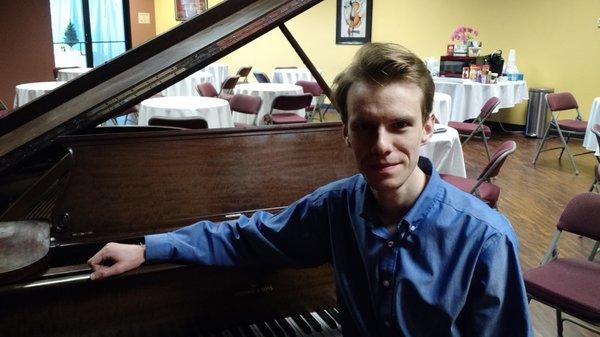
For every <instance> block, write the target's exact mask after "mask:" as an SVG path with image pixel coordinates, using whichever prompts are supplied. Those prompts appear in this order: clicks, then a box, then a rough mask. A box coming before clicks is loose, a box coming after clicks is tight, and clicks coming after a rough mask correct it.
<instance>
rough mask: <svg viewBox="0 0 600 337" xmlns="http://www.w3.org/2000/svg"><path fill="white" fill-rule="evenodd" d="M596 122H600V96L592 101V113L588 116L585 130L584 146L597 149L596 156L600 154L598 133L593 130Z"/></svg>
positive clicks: (591, 149) (592, 149) (593, 149)
mask: <svg viewBox="0 0 600 337" xmlns="http://www.w3.org/2000/svg"><path fill="white" fill-rule="evenodd" d="M594 124H600V97H596V98H594V101H593V102H592V109H590V115H589V116H588V125H587V131H586V132H585V138H583V146H584V147H585V148H586V149H588V150H590V151H596V156H600V150H599V149H598V142H597V141H596V135H594V133H593V132H592V126H594Z"/></svg>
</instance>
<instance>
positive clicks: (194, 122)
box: [148, 116, 208, 129]
mask: <svg viewBox="0 0 600 337" xmlns="http://www.w3.org/2000/svg"><path fill="white" fill-rule="evenodd" d="M148 125H153V126H170V127H175V128H181V129H208V122H207V121H206V120H205V119H204V118H201V117H159V116H155V117H150V120H148Z"/></svg>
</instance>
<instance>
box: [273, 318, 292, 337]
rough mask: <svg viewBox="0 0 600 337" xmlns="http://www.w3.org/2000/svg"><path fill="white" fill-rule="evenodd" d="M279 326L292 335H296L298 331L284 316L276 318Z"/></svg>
mask: <svg viewBox="0 0 600 337" xmlns="http://www.w3.org/2000/svg"><path fill="white" fill-rule="evenodd" d="M275 321H277V323H279V326H280V327H281V328H282V329H283V330H284V331H285V333H286V334H287V335H288V336H290V337H296V331H295V330H294V328H293V327H292V326H291V325H290V324H289V323H288V321H286V320H285V319H284V318H277V319H275Z"/></svg>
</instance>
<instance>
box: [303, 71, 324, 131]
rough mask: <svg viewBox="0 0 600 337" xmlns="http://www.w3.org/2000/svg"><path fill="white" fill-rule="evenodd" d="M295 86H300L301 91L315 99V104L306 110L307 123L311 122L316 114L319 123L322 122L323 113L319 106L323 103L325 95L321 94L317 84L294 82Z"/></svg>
mask: <svg viewBox="0 0 600 337" xmlns="http://www.w3.org/2000/svg"><path fill="white" fill-rule="evenodd" d="M296 85H298V86H301V87H302V91H303V92H304V93H305V94H311V95H312V96H313V97H314V99H315V104H314V105H310V106H309V107H307V108H306V118H307V119H308V120H309V121H312V120H313V118H314V116H315V115H317V114H318V116H319V121H320V122H322V121H323V116H324V115H325V114H324V113H323V110H322V109H321V106H322V105H323V102H324V101H325V95H324V94H323V89H321V86H320V85H319V83H317V82H315V81H298V82H296Z"/></svg>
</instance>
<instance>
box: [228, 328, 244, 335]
mask: <svg viewBox="0 0 600 337" xmlns="http://www.w3.org/2000/svg"><path fill="white" fill-rule="evenodd" d="M229 331H230V332H231V335H232V336H233V337H244V336H243V335H242V333H241V332H240V329H239V328H238V327H235V328H231V329H229Z"/></svg>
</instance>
